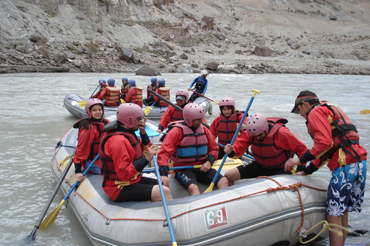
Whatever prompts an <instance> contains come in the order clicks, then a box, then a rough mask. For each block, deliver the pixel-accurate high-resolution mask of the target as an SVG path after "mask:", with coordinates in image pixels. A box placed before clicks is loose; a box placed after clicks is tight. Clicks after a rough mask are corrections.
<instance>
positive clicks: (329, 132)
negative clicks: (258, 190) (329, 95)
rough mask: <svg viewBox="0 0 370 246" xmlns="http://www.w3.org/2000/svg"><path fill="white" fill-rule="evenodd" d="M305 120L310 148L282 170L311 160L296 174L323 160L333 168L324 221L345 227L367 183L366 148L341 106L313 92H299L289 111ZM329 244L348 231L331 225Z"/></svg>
mask: <svg viewBox="0 0 370 246" xmlns="http://www.w3.org/2000/svg"><path fill="white" fill-rule="evenodd" d="M291 112H292V113H295V114H300V115H301V116H302V117H303V118H304V119H305V120H306V126H307V130H308V133H309V134H310V136H311V137H312V139H313V147H312V148H311V149H309V150H307V151H306V153H305V154H304V155H303V156H300V158H299V159H297V158H296V159H293V158H292V159H289V160H288V161H287V162H286V163H285V170H290V169H291V168H292V167H293V166H294V165H298V166H299V167H301V165H302V163H306V162H309V161H311V162H310V163H309V164H308V165H307V166H305V167H304V168H303V170H302V171H301V172H297V173H296V174H299V175H308V174H312V173H313V172H315V171H317V170H318V169H319V168H320V167H322V166H323V165H324V164H325V163H327V166H328V168H329V169H330V171H332V178H331V180H330V183H329V188H328V192H327V194H328V196H327V209H326V214H327V221H328V223H331V224H337V225H339V226H343V227H345V228H348V212H352V211H357V212H361V204H362V203H363V200H364V192H365V183H366V160H367V151H366V150H365V149H364V148H363V147H362V146H361V145H360V143H359V140H360V137H359V135H358V132H357V128H356V126H355V125H354V124H353V123H352V121H351V120H350V119H349V117H348V116H347V114H345V113H344V112H343V110H342V109H341V108H339V107H338V106H336V105H334V104H330V103H328V102H327V101H321V102H320V101H319V98H318V97H317V95H316V94H315V93H314V92H312V91H301V92H300V93H299V95H298V96H297V98H296V100H295V105H294V108H293V110H292V111H291ZM331 228H332V229H334V230H337V231H339V232H341V235H338V234H337V233H336V232H333V231H329V240H330V245H345V241H346V237H347V231H345V230H343V229H341V228H339V227H335V226H332V227H331Z"/></svg>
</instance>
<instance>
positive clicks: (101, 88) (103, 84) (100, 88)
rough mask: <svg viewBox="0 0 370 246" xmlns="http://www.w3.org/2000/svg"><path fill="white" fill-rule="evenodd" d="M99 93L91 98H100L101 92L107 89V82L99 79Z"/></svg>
mask: <svg viewBox="0 0 370 246" xmlns="http://www.w3.org/2000/svg"><path fill="white" fill-rule="evenodd" d="M99 85H100V87H99V91H98V92H97V93H95V95H93V96H92V97H91V98H98V97H99V96H100V94H101V92H102V91H103V90H104V88H105V87H107V86H108V85H107V82H106V81H105V80H104V79H99Z"/></svg>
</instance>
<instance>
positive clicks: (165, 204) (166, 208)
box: [153, 155, 177, 245]
mask: <svg viewBox="0 0 370 246" xmlns="http://www.w3.org/2000/svg"><path fill="white" fill-rule="evenodd" d="M153 162H154V167H155V174H156V175H157V181H158V186H159V191H160V193H161V198H162V204H163V208H164V213H165V214H166V218H167V223H168V229H169V231H170V235H171V240H172V245H177V243H176V239H175V234H174V233H173V227H172V222H171V217H170V213H169V212H168V206H167V202H166V197H165V195H164V191H163V186H162V181H161V175H160V174H159V168H158V163H157V157H156V156H155V155H153Z"/></svg>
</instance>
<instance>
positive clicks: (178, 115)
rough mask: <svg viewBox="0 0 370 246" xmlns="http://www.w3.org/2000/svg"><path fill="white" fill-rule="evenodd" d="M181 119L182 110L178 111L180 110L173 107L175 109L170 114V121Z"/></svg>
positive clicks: (182, 117)
mask: <svg viewBox="0 0 370 246" xmlns="http://www.w3.org/2000/svg"><path fill="white" fill-rule="evenodd" d="M176 105H177V104H176ZM179 107H180V106H179ZM183 119H184V116H183V115H182V111H180V110H178V109H176V108H175V111H174V112H173V114H172V115H171V122H173V121H179V120H183Z"/></svg>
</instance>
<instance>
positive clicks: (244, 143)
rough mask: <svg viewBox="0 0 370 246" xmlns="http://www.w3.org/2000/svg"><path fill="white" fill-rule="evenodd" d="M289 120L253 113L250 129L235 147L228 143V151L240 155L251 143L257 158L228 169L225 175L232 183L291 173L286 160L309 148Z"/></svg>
mask: <svg viewBox="0 0 370 246" xmlns="http://www.w3.org/2000/svg"><path fill="white" fill-rule="evenodd" d="M286 123H288V120H286V119H284V118H279V117H270V118H265V116H263V115H262V114H260V113H256V114H252V115H249V117H248V120H247V122H246V130H245V131H242V132H241V134H240V136H238V137H237V138H236V140H235V142H234V145H233V146H231V145H230V144H227V145H226V146H225V149H224V151H225V152H226V153H228V154H229V156H230V157H233V156H235V155H236V156H238V157H240V156H242V155H243V154H244V151H245V150H246V149H247V148H248V147H249V146H251V150H252V153H253V155H254V158H255V160H254V161H252V163H250V164H249V165H240V166H238V167H236V168H234V169H231V170H229V171H227V172H226V173H225V177H227V179H228V180H229V185H233V184H234V181H235V180H239V179H246V178H256V177H258V176H271V175H277V174H291V171H290V170H286V171H285V170H284V164H285V162H286V161H287V160H288V159H289V158H290V157H292V156H293V155H294V154H298V156H299V157H301V156H303V154H304V153H305V152H306V150H307V147H306V145H305V144H304V143H303V142H302V141H301V140H299V139H298V138H297V137H296V136H295V135H294V134H293V133H291V132H290V131H289V129H288V128H287V127H286V126H285V124H286Z"/></svg>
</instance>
